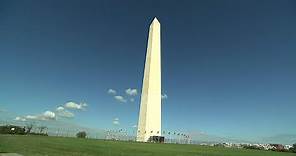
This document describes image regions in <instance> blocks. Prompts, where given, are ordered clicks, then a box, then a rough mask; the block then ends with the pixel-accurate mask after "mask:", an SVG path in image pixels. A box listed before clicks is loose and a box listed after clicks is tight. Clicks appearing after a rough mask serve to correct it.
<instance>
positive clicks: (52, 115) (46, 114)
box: [41, 111, 56, 120]
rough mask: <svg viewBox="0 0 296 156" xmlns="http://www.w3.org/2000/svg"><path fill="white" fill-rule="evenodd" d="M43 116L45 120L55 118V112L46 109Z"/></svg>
mask: <svg viewBox="0 0 296 156" xmlns="http://www.w3.org/2000/svg"><path fill="white" fill-rule="evenodd" d="M41 117H42V118H43V120H55V117H56V115H55V113H54V112H52V111H45V112H44V113H43V114H42V115H41Z"/></svg>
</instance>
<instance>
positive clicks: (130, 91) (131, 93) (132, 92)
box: [125, 88, 138, 96]
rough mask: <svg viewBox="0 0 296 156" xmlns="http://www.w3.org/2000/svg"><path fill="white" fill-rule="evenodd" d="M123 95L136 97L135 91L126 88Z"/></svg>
mask: <svg viewBox="0 0 296 156" xmlns="http://www.w3.org/2000/svg"><path fill="white" fill-rule="evenodd" d="M125 93H126V94H127V95H130V96H136V95H137V94H138V91H137V89H132V88H128V89H127V90H125Z"/></svg>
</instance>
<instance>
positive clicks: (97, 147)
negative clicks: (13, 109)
mask: <svg viewBox="0 0 296 156" xmlns="http://www.w3.org/2000/svg"><path fill="white" fill-rule="evenodd" d="M5 152H13V153H20V154H23V155H25V156H39V155H42V156H43V155H47V156H156V155H157V156H158V155H159V156H296V154H293V153H281V152H272V151H258V150H245V149H231V148H220V147H206V146H198V145H177V144H152V143H136V142H119V141H104V140H93V139H77V138H63V137H44V136H16V135H0V153H5Z"/></svg>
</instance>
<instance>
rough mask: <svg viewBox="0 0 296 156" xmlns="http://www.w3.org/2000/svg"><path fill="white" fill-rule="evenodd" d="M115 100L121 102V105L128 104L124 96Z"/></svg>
mask: <svg viewBox="0 0 296 156" xmlns="http://www.w3.org/2000/svg"><path fill="white" fill-rule="evenodd" d="M114 99H115V100H117V101H119V102H121V103H126V102H127V100H126V99H125V98H124V97H123V96H119V95H117V96H114Z"/></svg>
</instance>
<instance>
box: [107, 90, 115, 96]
mask: <svg viewBox="0 0 296 156" xmlns="http://www.w3.org/2000/svg"><path fill="white" fill-rule="evenodd" d="M108 94H112V95H116V90H114V89H109V90H108Z"/></svg>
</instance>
